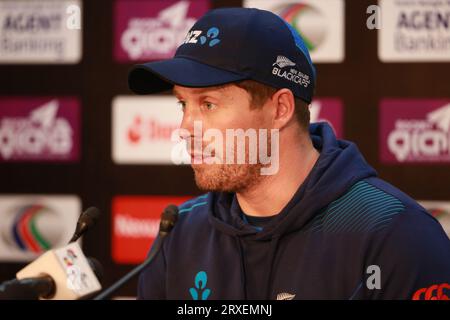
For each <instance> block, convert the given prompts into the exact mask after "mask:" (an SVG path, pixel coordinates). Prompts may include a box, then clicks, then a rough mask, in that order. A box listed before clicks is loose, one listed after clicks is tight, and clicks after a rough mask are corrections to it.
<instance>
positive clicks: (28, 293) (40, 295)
mask: <svg viewBox="0 0 450 320" xmlns="http://www.w3.org/2000/svg"><path fill="white" fill-rule="evenodd" d="M87 261H88V263H89V266H90V267H91V269H92V270H93V271H94V274H95V276H96V277H97V279H98V280H99V281H100V282H101V281H102V279H103V267H102V266H101V264H100V262H98V260H97V259H94V258H87ZM56 288H57V285H56V283H55V281H54V279H53V278H52V277H51V276H50V275H48V274H45V275H41V276H38V277H32V278H24V279H20V280H19V279H13V280H9V281H5V282H3V283H2V284H0V300H39V299H52V298H53V297H54V295H55V293H56Z"/></svg>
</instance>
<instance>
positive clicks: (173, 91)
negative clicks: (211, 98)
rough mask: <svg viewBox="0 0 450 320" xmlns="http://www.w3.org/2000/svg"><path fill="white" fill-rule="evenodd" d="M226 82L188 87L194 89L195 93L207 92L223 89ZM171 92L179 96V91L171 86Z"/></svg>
mask: <svg viewBox="0 0 450 320" xmlns="http://www.w3.org/2000/svg"><path fill="white" fill-rule="evenodd" d="M226 86H227V84H222V85H218V86H213V87H203V88H190V89H194V90H196V91H198V92H197V94H204V93H207V92H208V91H212V90H224V89H225V88H226ZM172 94H173V95H174V96H181V93H180V92H178V90H177V89H176V88H175V87H173V89H172Z"/></svg>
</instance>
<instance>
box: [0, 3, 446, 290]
mask: <svg viewBox="0 0 450 320" xmlns="http://www.w3.org/2000/svg"><path fill="white" fill-rule="evenodd" d="M373 5H376V6H373ZM226 6H246V7H258V8H262V9H267V10H271V11H273V12H275V13H277V14H279V15H280V16H281V17H283V18H284V19H286V20H287V21H288V22H289V23H291V24H292V25H293V26H294V27H295V28H296V29H297V30H298V31H299V32H300V34H301V35H302V36H303V38H304V39H305V41H306V42H307V44H308V46H309V49H310V52H311V56H312V59H313V61H314V62H315V64H316V68H317V73H318V81H317V89H316V98H315V100H314V102H313V103H312V105H311V115H312V120H313V121H319V120H322V121H328V122H330V123H331V124H332V126H333V128H334V129H335V131H336V134H337V135H338V136H339V137H341V138H345V139H348V140H352V141H355V142H356V143H357V144H358V146H359V148H360V149H361V151H362V153H363V154H364V156H365V157H366V159H367V160H368V162H369V163H370V164H372V165H373V166H374V167H375V168H376V169H377V171H378V173H379V175H380V176H381V177H382V178H384V179H386V180H387V181H389V182H391V183H392V184H394V185H396V186H398V187H399V188H400V189H402V190H403V191H405V192H407V193H408V194H410V195H411V196H412V197H414V198H415V199H417V200H419V201H421V202H422V203H423V205H424V206H425V207H427V209H428V210H429V211H430V212H431V213H432V214H433V215H435V216H436V217H437V218H438V219H439V220H440V221H441V223H442V224H443V225H444V227H445V228H446V230H447V232H449V225H450V222H449V220H450V213H449V212H450V186H449V183H448V181H450V80H449V78H448V77H449V75H450V3H449V2H448V1H438V0H436V1H435V0H429V1H419V0H410V1H400V0H385V1H380V2H379V3H378V2H375V1H365V0H358V1H356V0H355V1H344V0H323V1H319V0H314V1H312V0H308V1H306V0H302V1H300V0H286V1H285V0H282V1H272V0H247V1H231V0H229V1H227V0H223V1H208V0H195V1H194V0H191V1H188V0H186V1H176V0H175V1H166V0H164V1H162V0H116V1H105V0H95V1H94V0H90V1H87V0H85V1H82V0H71V1H64V0H61V1H50V0H42V1H18V0H6V1H0V177H1V183H0V280H1V281H4V280H7V279H10V278H12V277H14V276H15V273H16V272H17V271H18V270H19V269H20V268H22V267H23V266H24V265H26V264H27V263H28V262H29V261H31V260H33V259H34V258H35V257H36V256H38V255H39V254H40V253H42V252H44V251H45V250H47V249H49V248H51V247H58V246H62V245H64V244H65V242H66V241H67V240H68V238H69V237H70V236H71V233H72V231H73V228H74V226H75V222H76V219H77V217H78V215H79V214H80V212H81V210H83V209H86V208H87V207H89V206H96V207H98V208H99V209H100V210H101V211H102V213H103V216H102V218H101V220H100V223H99V224H98V225H97V226H96V227H95V228H94V229H93V230H91V231H90V232H89V233H88V234H87V235H86V236H85V237H84V238H83V243H82V245H83V249H84V251H85V253H86V255H87V256H92V257H96V258H98V259H99V260H100V261H101V263H102V264H103V266H104V268H105V281H104V286H108V285H110V284H112V283H113V282H114V281H115V280H116V279H118V278H119V277H121V276H122V275H124V274H125V273H126V272H128V271H129V270H131V268H132V267H133V266H134V265H135V264H137V263H139V262H141V261H143V259H144V257H145V255H146V252H147V250H148V249H149V247H150V244H151V242H152V240H153V237H154V236H155V234H156V232H157V228H158V218H159V215H160V212H161V211H162V209H163V208H164V207H165V206H166V205H167V204H169V203H173V204H179V203H181V202H183V201H185V200H186V199H189V198H191V197H193V196H195V195H199V194H200V193H201V192H200V191H199V190H198V189H197V188H196V186H195V183H194V179H193V173H192V171H191V169H190V167H189V166H187V165H176V164H174V158H177V157H174V155H175V156H176V155H177V154H179V153H180V150H179V149H177V146H175V147H174V144H175V142H174V141H171V133H172V131H173V130H174V129H176V128H177V126H178V125H179V122H180V119H181V111H180V110H179V108H177V106H176V103H175V100H174V98H173V97H171V96H170V95H158V96H146V97H136V96H133V95H132V93H131V92H130V91H129V90H128V88H127V73H128V70H129V69H130V67H131V66H132V65H133V64H135V63H138V62H142V61H150V60H158V59H167V58H170V57H171V56H172V55H173V54H174V51H175V49H176V47H177V45H178V44H179V43H180V42H181V41H182V40H183V38H184V36H185V34H186V32H187V30H189V28H190V27H191V26H192V24H193V23H194V22H195V21H196V19H198V18H199V17H200V16H201V15H203V14H204V13H205V12H206V11H207V10H209V9H211V8H218V7H226ZM267 41H270V39H267ZM236 55H239V52H236ZM174 150H175V151H174ZM177 159H178V160H180V159H179V158H177ZM178 160H177V161H178ZM318 196H320V195H318ZM136 285H137V282H136V281H134V282H132V283H130V284H129V285H127V286H126V287H125V288H124V289H123V290H122V291H120V292H119V293H118V295H119V296H122V297H125V296H126V297H133V296H135V294H136V293H135V290H136Z"/></svg>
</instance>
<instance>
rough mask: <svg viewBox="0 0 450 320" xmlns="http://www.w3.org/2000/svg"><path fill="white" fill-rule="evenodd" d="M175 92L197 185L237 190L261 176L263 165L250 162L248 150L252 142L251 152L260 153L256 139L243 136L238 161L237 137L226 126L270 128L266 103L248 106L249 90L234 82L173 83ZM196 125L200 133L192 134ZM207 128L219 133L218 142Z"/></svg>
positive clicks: (249, 101) (234, 127)
mask: <svg viewBox="0 0 450 320" xmlns="http://www.w3.org/2000/svg"><path fill="white" fill-rule="evenodd" d="M174 94H175V96H176V97H177V98H178V100H179V104H180V105H181V108H182V110H183V121H182V123H181V127H180V129H182V130H183V131H185V132H186V133H187V132H188V133H189V135H188V136H184V137H183V138H185V139H187V140H188V146H189V145H190V147H188V152H189V153H190V154H191V163H192V164H191V165H192V168H193V170H194V173H195V180H196V183H197V186H198V187H199V188H200V189H203V190H208V191H225V192H239V191H242V190H245V189H246V188H248V187H251V186H252V185H254V184H256V183H257V182H258V181H259V180H260V179H261V178H262V177H261V173H260V168H261V167H262V165H261V164H260V163H259V161H256V163H254V162H251V161H249V150H250V148H252V144H253V147H255V148H256V149H253V150H252V151H254V150H258V152H259V146H258V143H257V141H258V140H256V142H255V140H253V141H250V140H251V139H248V138H245V163H243V164H242V163H239V162H238V161H237V153H238V152H239V150H238V143H237V138H236V137H233V138H232V139H227V129H233V131H234V129H243V131H246V130H247V129H255V130H256V133H258V131H259V130H258V129H261V128H263V129H270V125H271V112H270V107H269V106H268V103H266V104H265V105H264V106H256V107H253V108H251V97H250V95H249V93H248V92H247V91H246V90H244V89H242V88H239V87H237V86H236V85H225V86H220V87H210V88H187V87H181V86H175V87H174ZM199 125H200V126H201V130H202V134H201V135H198V134H196V133H195V132H197V133H198V132H199V130H198V129H199ZM195 126H196V129H194V127H195ZM210 129H215V132H217V133H221V136H222V137H223V139H222V141H219V140H221V139H218V138H217V135H207V134H205V133H206V132H208V131H212V130H210ZM228 132H230V130H228ZM268 136H270V134H268ZM230 140H232V141H230ZM230 142H232V145H231V144H230ZM255 143H256V145H255ZM227 144H228V145H227ZM205 148H206V149H205ZM218 148H219V149H218ZM220 149H221V150H220ZM206 150H208V152H205V151H206ZM269 150H270V148H269ZM227 152H228V156H229V155H232V157H231V158H232V160H230V157H227ZM205 154H211V155H212V157H208V156H206V157H205ZM230 161H231V162H230ZM205 162H206V163H205ZM212 162H214V163H212Z"/></svg>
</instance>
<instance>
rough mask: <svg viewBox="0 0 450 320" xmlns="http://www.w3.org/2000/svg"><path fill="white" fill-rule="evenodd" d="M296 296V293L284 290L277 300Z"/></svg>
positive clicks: (291, 298)
mask: <svg viewBox="0 0 450 320" xmlns="http://www.w3.org/2000/svg"><path fill="white" fill-rule="evenodd" d="M294 298H295V294H291V293H287V292H283V293H279V294H277V300H293V299H294Z"/></svg>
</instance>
